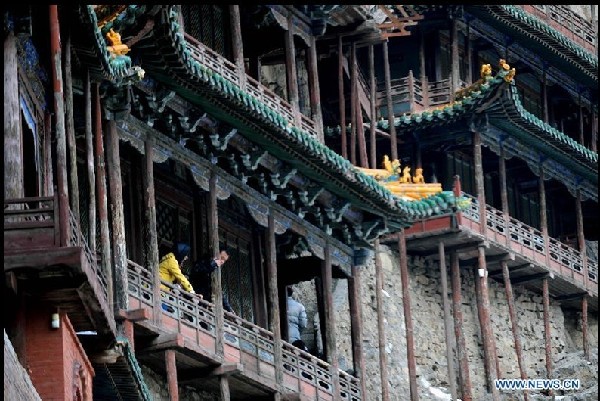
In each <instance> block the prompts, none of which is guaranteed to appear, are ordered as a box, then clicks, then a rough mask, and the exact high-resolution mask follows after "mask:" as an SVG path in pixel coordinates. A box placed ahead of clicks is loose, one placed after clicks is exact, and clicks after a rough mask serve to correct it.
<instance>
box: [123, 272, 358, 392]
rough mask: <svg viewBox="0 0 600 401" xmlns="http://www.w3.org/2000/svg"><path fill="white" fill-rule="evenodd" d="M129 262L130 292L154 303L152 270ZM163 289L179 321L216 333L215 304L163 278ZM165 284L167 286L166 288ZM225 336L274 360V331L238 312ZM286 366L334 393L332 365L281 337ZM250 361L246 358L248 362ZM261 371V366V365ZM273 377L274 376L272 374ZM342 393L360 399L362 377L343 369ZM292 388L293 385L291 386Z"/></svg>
mask: <svg viewBox="0 0 600 401" xmlns="http://www.w3.org/2000/svg"><path fill="white" fill-rule="evenodd" d="M127 265H128V280H129V282H128V284H129V287H128V289H129V295H130V296H132V297H134V298H136V299H138V300H140V301H141V302H142V303H144V304H146V305H148V306H152V305H153V301H154V299H153V290H152V288H153V285H154V278H153V276H152V272H151V271H150V270H149V269H147V268H146V267H143V266H140V265H138V264H137V263H135V262H132V261H130V260H128V261H127ZM162 285H163V289H162V290H161V308H162V313H164V314H166V315H168V316H171V317H173V318H174V319H176V320H178V322H179V324H180V325H186V326H189V327H192V328H193V329H195V330H197V331H201V332H204V333H206V334H208V335H209V336H211V337H212V338H215V337H216V330H215V324H216V320H215V315H214V312H213V304H211V303H209V302H206V301H204V300H201V299H200V298H199V297H198V296H196V295H193V294H190V293H188V292H186V291H182V290H180V289H179V288H178V287H177V286H174V285H171V284H168V283H165V282H163V283H162ZM165 288H166V289H165ZM224 318H225V319H224V326H223V329H224V334H223V335H224V340H225V343H227V344H229V345H230V346H232V347H234V348H236V349H238V350H240V351H241V352H245V353H248V354H251V355H254V356H256V357H257V359H258V360H260V361H262V362H266V363H269V364H271V365H272V364H274V362H275V345H274V344H275V343H274V341H275V340H274V337H273V333H272V332H271V331H269V330H266V329H264V328H262V327H259V326H257V325H255V324H253V323H252V322H249V321H247V320H244V319H242V318H240V317H239V316H236V315H234V314H233V313H229V312H227V311H224ZM282 352H283V369H284V372H286V373H287V374H289V375H292V376H294V377H296V378H297V379H299V380H302V381H304V382H306V383H310V384H312V385H313V386H314V387H315V388H317V389H320V390H321V391H324V392H327V393H332V390H333V385H332V377H331V372H330V365H329V364H328V363H327V362H325V361H322V360H320V359H318V358H316V357H314V356H313V355H311V354H309V353H307V352H304V351H302V350H300V349H298V348H296V347H294V346H293V345H291V344H289V343H287V342H286V341H283V340H282ZM246 363H247V362H246ZM258 370H259V372H260V369H258ZM270 378H271V379H272V377H270ZM339 379H340V394H341V398H342V400H346V401H360V400H361V399H362V397H361V393H360V380H359V379H357V378H356V377H354V376H352V375H350V374H348V373H346V372H344V371H342V370H340V371H339ZM292 390H293V389H292Z"/></svg>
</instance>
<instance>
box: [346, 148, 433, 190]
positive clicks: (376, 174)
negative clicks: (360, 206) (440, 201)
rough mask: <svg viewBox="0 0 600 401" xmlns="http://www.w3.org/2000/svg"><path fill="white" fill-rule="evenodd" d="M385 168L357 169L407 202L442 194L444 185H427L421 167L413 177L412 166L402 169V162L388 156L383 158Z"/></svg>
mask: <svg viewBox="0 0 600 401" xmlns="http://www.w3.org/2000/svg"><path fill="white" fill-rule="evenodd" d="M383 167H384V168H382V169H378V168H362V167H357V169H358V170H360V171H361V172H362V173H363V174H366V175H368V176H371V177H373V178H374V179H375V180H376V181H377V182H378V183H379V184H380V185H382V186H383V187H385V188H387V189H388V190H389V191H390V192H391V193H393V194H394V195H396V196H398V197H400V198H403V199H405V200H410V201H416V200H419V199H422V198H426V197H428V196H431V195H435V194H437V193H440V192H442V184H440V183H437V182H436V183H430V184H427V183H425V178H424V177H423V169H422V168H421V167H418V168H416V169H415V174H414V175H411V174H410V170H411V168H410V166H404V168H401V167H400V160H398V159H396V160H390V158H389V157H388V155H385V156H384V157H383Z"/></svg>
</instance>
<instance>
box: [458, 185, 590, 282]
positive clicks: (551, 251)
mask: <svg viewBox="0 0 600 401" xmlns="http://www.w3.org/2000/svg"><path fill="white" fill-rule="evenodd" d="M462 195H463V196H464V197H467V198H470V199H471V202H470V203H469V207H468V208H466V209H465V210H463V211H462V215H463V216H464V217H466V218H468V219H469V220H472V221H474V222H477V223H479V222H480V208H479V203H478V201H477V198H475V197H473V196H471V195H469V194H467V193H464V192H463V193H462ZM485 216H486V226H487V227H488V228H489V229H490V230H492V231H495V232H497V233H499V234H502V235H506V234H505V231H506V228H505V227H506V223H505V221H504V214H503V213H502V211H500V210H498V209H495V208H493V207H491V206H489V205H486V206H485ZM508 232H509V235H510V239H511V240H513V241H515V242H518V243H519V244H520V245H522V246H524V247H526V248H529V249H531V250H534V251H537V252H540V253H542V254H544V253H545V252H546V245H545V242H544V236H543V234H542V232H541V231H540V230H537V229H535V228H533V227H531V226H528V225H527V224H525V223H523V222H521V221H519V220H517V219H515V218H513V217H510V218H509V221H508ZM548 255H549V257H550V259H551V260H553V261H555V262H557V263H560V264H561V265H563V266H566V267H567V268H569V269H571V270H573V271H576V272H580V273H581V272H582V271H583V258H582V256H581V252H579V251H578V250H576V249H574V248H572V247H570V246H569V245H566V244H563V243H562V242H560V241H559V240H557V239H554V238H548ZM587 259H588V276H589V279H590V280H591V281H593V282H595V283H597V282H598V262H595V261H593V260H591V259H590V258H589V257H588V258H587Z"/></svg>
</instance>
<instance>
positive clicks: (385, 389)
mask: <svg viewBox="0 0 600 401" xmlns="http://www.w3.org/2000/svg"><path fill="white" fill-rule="evenodd" d="M379 254H380V248H379V239H376V240H375V300H376V302H377V335H378V340H379V346H378V349H379V371H380V372H381V373H380V374H381V400H382V401H389V399H390V384H389V380H388V363H387V354H386V352H385V344H386V342H387V341H386V334H385V315H384V313H383V283H384V279H383V267H382V266H381V257H380V256H379ZM407 331H408V330H407Z"/></svg>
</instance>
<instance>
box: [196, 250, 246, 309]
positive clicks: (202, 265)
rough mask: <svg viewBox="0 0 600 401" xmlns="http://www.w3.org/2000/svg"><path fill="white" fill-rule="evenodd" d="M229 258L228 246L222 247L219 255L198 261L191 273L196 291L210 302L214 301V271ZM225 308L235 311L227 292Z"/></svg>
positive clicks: (224, 301) (224, 297)
mask: <svg viewBox="0 0 600 401" xmlns="http://www.w3.org/2000/svg"><path fill="white" fill-rule="evenodd" d="M227 260H229V251H228V250H227V248H220V249H219V256H217V257H216V258H212V259H204V260H200V261H197V262H196V264H195V265H194V268H193V269H192V272H191V273H190V282H191V283H192V286H193V287H194V289H195V291H196V293H197V294H202V297H203V298H204V299H205V300H207V301H209V302H212V272H214V271H215V270H217V269H218V268H219V267H221V266H223V264H224V263H225V262H227ZM223 308H225V310H226V311H228V312H231V313H235V312H234V311H233V308H232V307H231V305H230V304H229V299H228V297H227V295H226V294H223Z"/></svg>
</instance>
